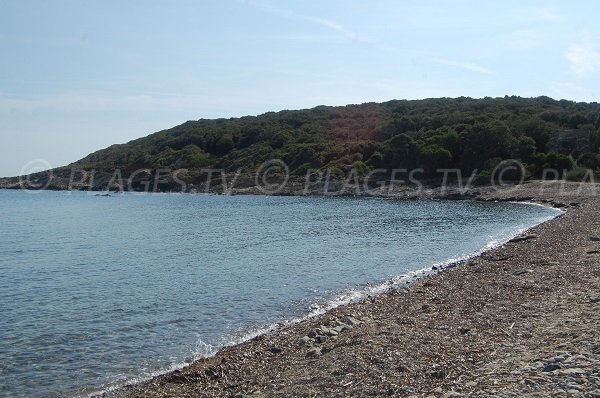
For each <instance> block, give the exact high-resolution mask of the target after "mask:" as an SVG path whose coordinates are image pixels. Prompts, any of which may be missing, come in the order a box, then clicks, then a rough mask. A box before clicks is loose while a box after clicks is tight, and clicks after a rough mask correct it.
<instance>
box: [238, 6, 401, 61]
mask: <svg viewBox="0 0 600 398" xmlns="http://www.w3.org/2000/svg"><path fill="white" fill-rule="evenodd" d="M246 3H247V4H249V5H250V6H252V7H256V8H258V9H260V10H262V11H264V12H267V13H269V14H272V15H275V16H279V17H282V18H286V19H292V20H296V21H304V22H310V23H312V24H315V25H319V26H322V27H325V28H327V29H330V30H332V31H334V32H336V33H338V34H340V35H342V36H344V37H346V38H348V39H350V40H352V41H354V42H357V43H364V44H368V45H371V46H372V47H374V48H377V49H379V50H383V51H388V52H395V51H396V49H395V48H393V47H391V46H387V45H385V44H383V43H379V42H377V41H376V40H372V39H370V38H367V37H364V36H362V35H360V34H359V33H358V32H356V31H353V30H350V29H348V28H346V27H345V26H343V25H342V24H340V23H338V22H337V21H334V20H332V19H327V18H321V17H315V16H312V15H306V14H301V13H298V12H296V11H293V10H291V9H287V8H280V7H276V6H274V5H272V4H270V3H268V2H265V1H260V0H247V1H246Z"/></svg>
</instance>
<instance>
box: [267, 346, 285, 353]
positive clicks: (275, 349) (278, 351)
mask: <svg viewBox="0 0 600 398" xmlns="http://www.w3.org/2000/svg"><path fill="white" fill-rule="evenodd" d="M269 350H270V351H271V352H272V353H273V354H279V353H280V352H282V351H283V348H281V347H279V346H276V345H274V346H272V347H271V348H269Z"/></svg>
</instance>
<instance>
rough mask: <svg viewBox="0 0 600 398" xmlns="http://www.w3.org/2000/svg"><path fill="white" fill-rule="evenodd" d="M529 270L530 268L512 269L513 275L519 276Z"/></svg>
mask: <svg viewBox="0 0 600 398" xmlns="http://www.w3.org/2000/svg"><path fill="white" fill-rule="evenodd" d="M529 272H531V270H528V269H525V268H519V269H516V270H514V271H513V273H512V274H513V275H514V276H519V275H523V274H527V273H529Z"/></svg>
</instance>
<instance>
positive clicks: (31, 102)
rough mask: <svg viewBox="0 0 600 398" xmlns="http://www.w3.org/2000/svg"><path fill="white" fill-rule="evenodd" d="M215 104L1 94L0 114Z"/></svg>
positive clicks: (198, 98)
mask: <svg viewBox="0 0 600 398" xmlns="http://www.w3.org/2000/svg"><path fill="white" fill-rule="evenodd" d="M211 101H212V103H213V104H214V98H210V97H209V96H202V95H187V94H181V95H180V94H168V93H141V94H109V93H103V92H83V91H66V92H58V93H52V94H36V95H30V96H15V95H9V94H3V93H0V112H36V111H43V110H50V111H59V112H103V111H122V110H128V111H150V110H164V109H171V110H173V109H174V110H181V109H184V110H195V109H201V108H203V107H206V106H209V105H210V104H211Z"/></svg>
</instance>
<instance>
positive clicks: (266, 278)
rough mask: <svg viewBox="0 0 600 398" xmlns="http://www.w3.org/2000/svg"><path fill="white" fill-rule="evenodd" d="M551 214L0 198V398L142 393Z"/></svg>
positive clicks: (413, 204) (294, 201) (488, 206)
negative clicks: (233, 347) (243, 342)
mask: <svg viewBox="0 0 600 398" xmlns="http://www.w3.org/2000/svg"><path fill="white" fill-rule="evenodd" d="M556 214H557V211H555V210H552V209H547V208H543V207H540V206H533V205H523V204H511V203H476V202H468V201H434V200H427V201H425V200H424V201H393V200H382V199H375V198H370V199H369V198H367V199H350V198H306V197H267V196H205V195H174V194H173V195H169V194H151V195H150V194H141V195H140V194H124V195H116V196H112V197H96V196H93V194H88V193H84V192H73V193H69V192H38V193H30V192H21V191H0V230H1V231H2V234H1V237H2V238H1V239H0V395H2V396H17V397H36V396H39V397H42V396H44V397H46V396H50V397H59V396H60V397H62V396H74V395H85V394H89V393H90V392H93V391H98V390H100V389H103V388H107V387H110V386H114V385H117V384H119V383H123V382H128V381H131V380H136V379H140V378H144V377H148V376H149V375H151V374H155V373H156V372H161V371H165V370H167V369H170V368H173V367H178V366H181V364H182V363H185V362H186V361H190V360H192V359H193V358H197V357H198V356H200V355H207V354H211V353H213V352H214V351H215V350H216V349H217V348H218V347H219V346H221V345H222V344H228V343H231V342H234V341H238V340H240V339H243V338H244V337H247V336H249V335H251V334H252V333H253V332H254V333H256V332H259V331H260V330H263V328H265V327H268V326H269V325H273V323H274V322H285V321H286V320H291V319H294V318H298V317H302V316H306V315H307V314H310V313H315V312H318V311H320V310H322V309H324V308H327V307H328V306H332V305H335V304H336V303H340V302H344V301H347V300H350V299H355V298H358V297H360V296H361V295H364V294H369V293H373V292H376V291H378V290H379V289H380V286H381V285H378V284H381V283H383V282H386V281H390V280H393V281H395V282H397V283H404V281H403V280H402V279H400V277H401V276H402V275H409V276H410V272H411V271H415V270H419V269H422V268H424V267H430V266H431V265H433V264H436V263H440V262H444V261H447V260H449V259H456V258H461V257H464V256H468V255H470V254H473V253H475V252H477V251H479V250H481V249H482V248H484V247H486V246H489V245H492V244H494V243H498V242H503V241H505V240H506V239H508V238H510V237H511V236H513V235H514V234H515V233H517V232H518V231H520V230H522V229H523V228H526V227H529V226H532V225H535V224H537V223H540V222H542V221H544V220H548V219H549V218H552V217H553V216H555V215H556ZM394 278H395V279H394Z"/></svg>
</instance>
